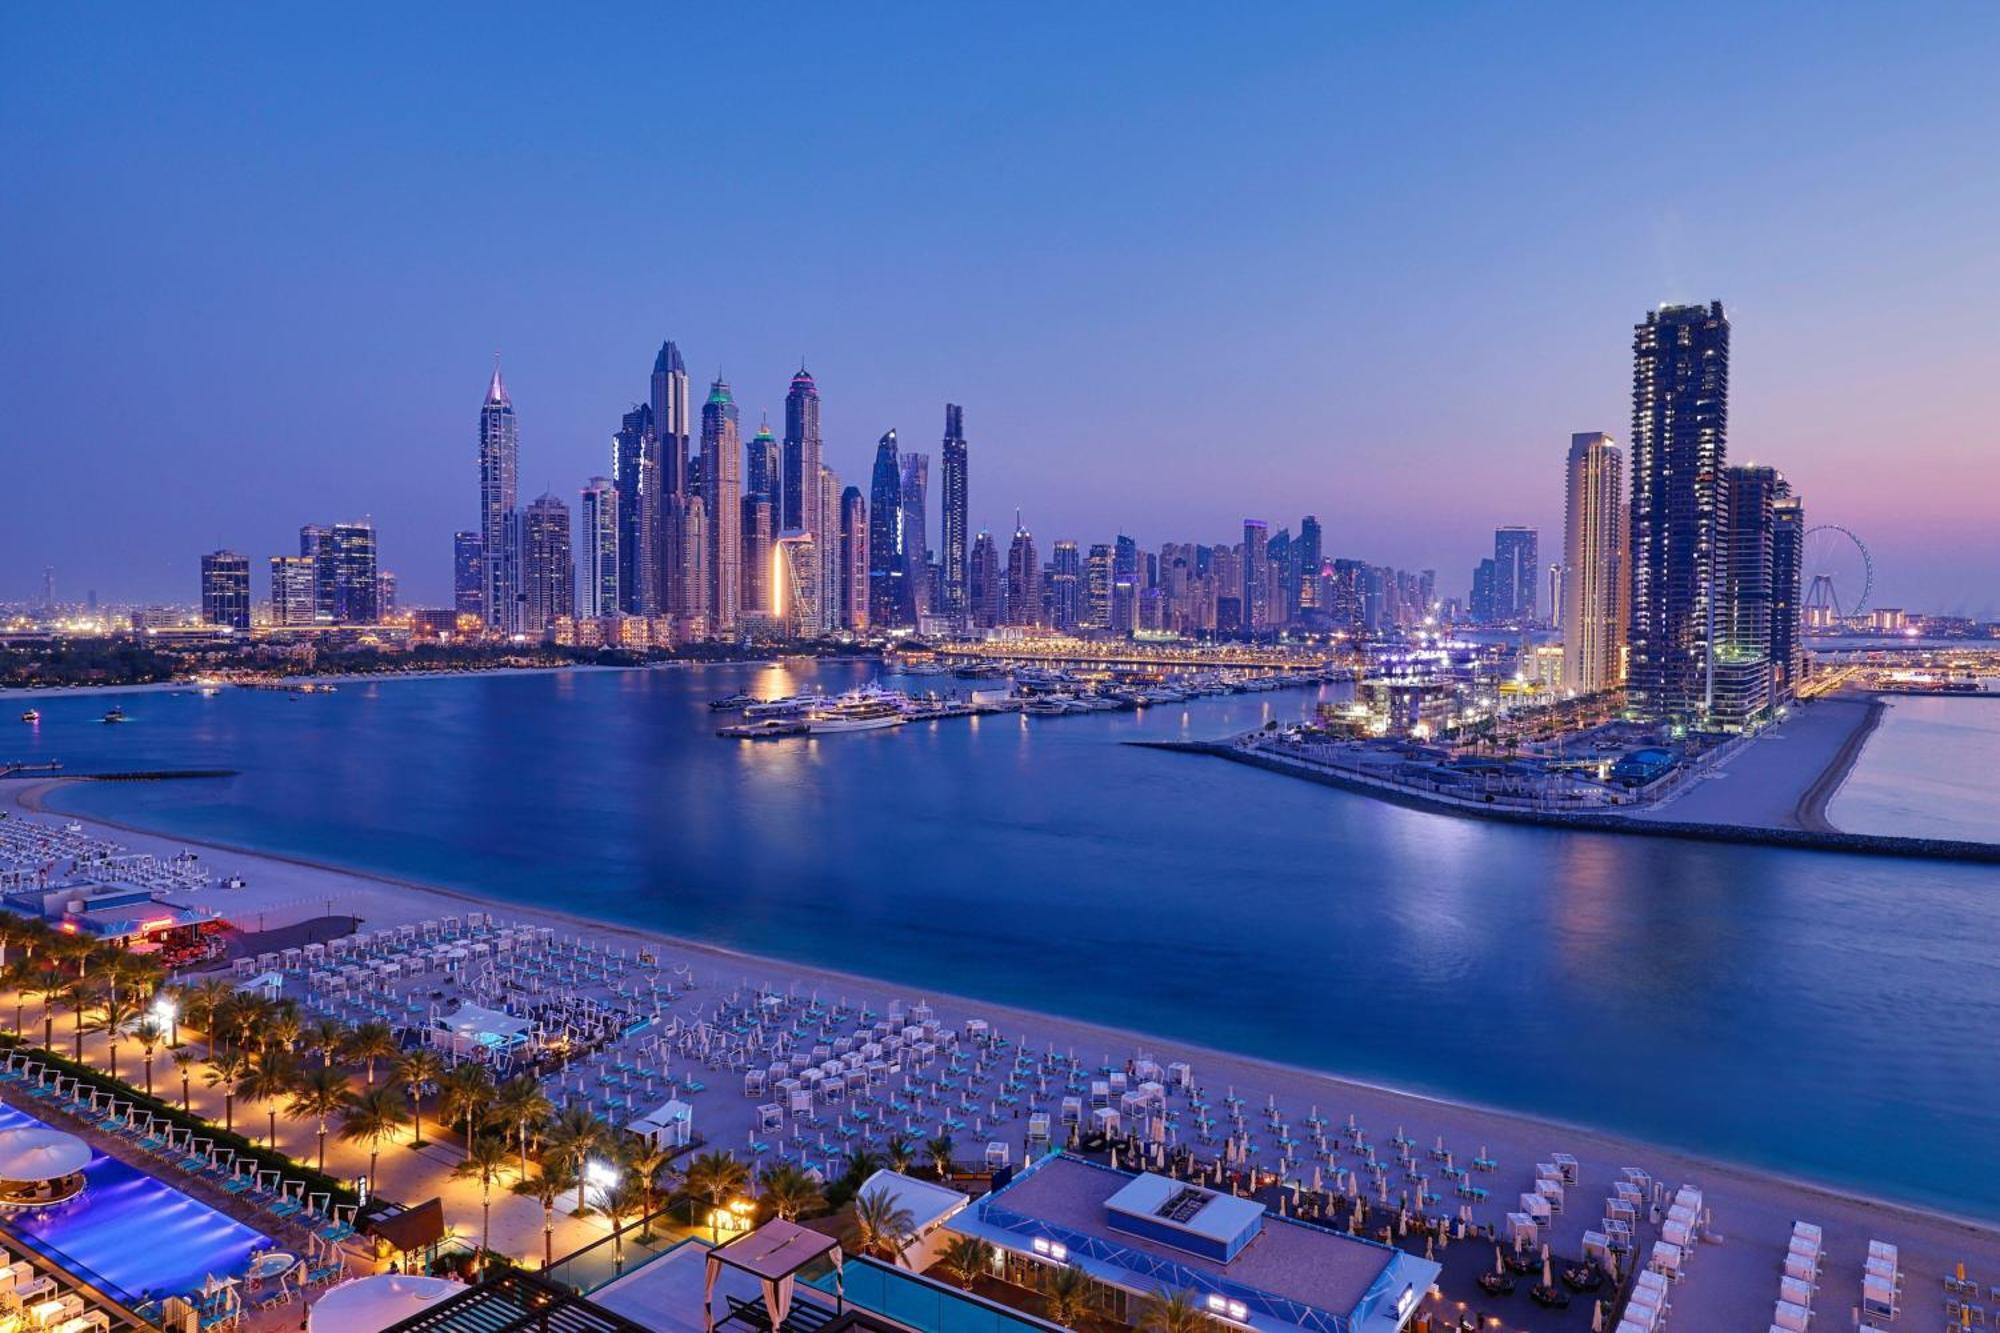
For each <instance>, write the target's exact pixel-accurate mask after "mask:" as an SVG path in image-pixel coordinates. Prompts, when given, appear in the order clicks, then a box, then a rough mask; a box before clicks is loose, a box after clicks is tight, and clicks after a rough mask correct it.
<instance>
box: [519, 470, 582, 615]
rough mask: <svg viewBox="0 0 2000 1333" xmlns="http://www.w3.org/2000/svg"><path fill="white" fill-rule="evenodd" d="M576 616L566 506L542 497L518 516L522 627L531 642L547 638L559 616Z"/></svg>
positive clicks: (556, 500)
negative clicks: (519, 517) (519, 525)
mask: <svg viewBox="0 0 2000 1333" xmlns="http://www.w3.org/2000/svg"><path fill="white" fill-rule="evenodd" d="M575 614H576V561H575V556H574V554H573V551H572V547H571V541H570V530H569V506H568V505H566V504H564V503H563V502H562V501H561V500H559V499H557V498H556V497H555V496H553V495H544V496H542V497H541V498H540V499H539V500H536V501H535V502H534V503H533V504H531V505H529V506H528V507H527V509H526V511H524V512H523V514H522V515H521V624H520V632H521V633H522V634H525V635H527V636H528V637H529V638H531V639H541V638H546V637H548V635H549V633H550V632H551V631H552V630H554V629H555V624H556V618H557V617H558V616H573V615H575Z"/></svg>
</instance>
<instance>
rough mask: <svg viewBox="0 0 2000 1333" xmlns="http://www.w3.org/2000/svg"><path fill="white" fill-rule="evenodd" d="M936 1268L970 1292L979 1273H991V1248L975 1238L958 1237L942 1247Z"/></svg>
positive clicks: (986, 1243)
mask: <svg viewBox="0 0 2000 1333" xmlns="http://www.w3.org/2000/svg"><path fill="white" fill-rule="evenodd" d="M938 1266H939V1267H940V1268H942V1269H944V1271H945V1272H947V1273H949V1274H951V1276H952V1280H953V1281H955V1282H957V1283H958V1285H959V1287H960V1288H961V1289H962V1290H965V1291H971V1290H972V1284H973V1283H974V1282H976V1281H978V1280H979V1275H980V1274H981V1273H986V1272H990V1271H992V1268H993V1246H992V1245H991V1244H989V1243H988V1242H986V1241H983V1240H981V1239H980V1238H979V1237H977V1236H958V1237H956V1238H954V1239H953V1240H952V1242H951V1243H950V1244H949V1245H947V1246H945V1247H944V1253H943V1254H940V1255H939V1256H938Z"/></svg>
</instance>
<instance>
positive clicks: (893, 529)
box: [868, 428, 907, 630]
mask: <svg viewBox="0 0 2000 1333" xmlns="http://www.w3.org/2000/svg"><path fill="white" fill-rule="evenodd" d="M898 464H899V459H898V458H897V455H896V432H895V430H894V429H893V428H891V429H890V430H889V431H888V432H887V433H886V434H884V435H883V436H882V438H881V440H880V441H878V442H877V443H876V446H875V472H874V475H873V476H872V477H871V478H870V482H869V488H868V623H869V624H870V625H871V626H873V627H874V628H876V629H878V630H887V629H895V628H898V627H900V626H903V625H905V624H907V622H906V621H905V620H904V618H903V607H904V604H905V603H904V596H903V531H902V529H903V481H902V471H901V469H900V467H899V466H898Z"/></svg>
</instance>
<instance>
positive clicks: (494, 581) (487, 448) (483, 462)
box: [338, 357, 521, 634]
mask: <svg viewBox="0 0 2000 1333" xmlns="http://www.w3.org/2000/svg"><path fill="white" fill-rule="evenodd" d="M520 470H521V445H520V439H519V435H518V433H517V431H516V427H515V423H514V404H513V401H512V400H511V399H510V398H508V397H507V385H506V384H505V382H503V381H502V380H501V378H500V362H499V359H498V358H497V357H496V358H495V359H494V362H493V380H492V383H490V384H488V385H487V386H486V401H485V402H484V403H482V404H480V407H479V539H480V542H481V543H482V546H483V548H484V550H485V552H486V589H485V597H484V599H483V600H484V603H485V608H486V623H487V625H488V626H489V627H490V628H492V629H495V630H498V631H500V632H501V633H503V634H508V633H512V632H513V631H514V629H515V623H514V615H515V612H516V607H515V600H516V598H517V596H518V595H519V591H520V573H521V564H520V562H521V552H520V547H519V544H518V542H517V540H516V538H517V533H518V526H517V524H518V520H517V518H516V515H515V508H514V507H515V485H516V479H517V477H518V474H519V473H520ZM370 577H371V579H372V577H373V571H371V572H370ZM374 596H375V595H374V594H373V593H372V592H371V593H370V594H369V595H368V600H369V601H370V602H373V601H374ZM338 618H339V619H342V620H345V619H347V617H346V616H340V617H338ZM368 619H369V620H371V621H372V620H373V619H374V617H373V615H370V616H369V617H368Z"/></svg>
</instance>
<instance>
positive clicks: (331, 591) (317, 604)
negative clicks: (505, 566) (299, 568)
mask: <svg viewBox="0 0 2000 1333" xmlns="http://www.w3.org/2000/svg"><path fill="white" fill-rule="evenodd" d="M299 554H300V555H301V556H303V557H305V558H306V559H307V560H310V561H312V563H313V623H314V624H316V625H331V624H333V623H334V621H336V620H338V619H339V615H338V608H339V605H340V567H339V564H338V562H337V561H336V560H335V558H334V549H333V529H331V528H327V527H322V526H321V525H319V524H317V523H308V524H306V525H305V526H304V527H302V528H300V529H299ZM480 596H481V597H482V599H483V598H484V596H485V592H484V590H483V589H482V591H481V593H480Z"/></svg>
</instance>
